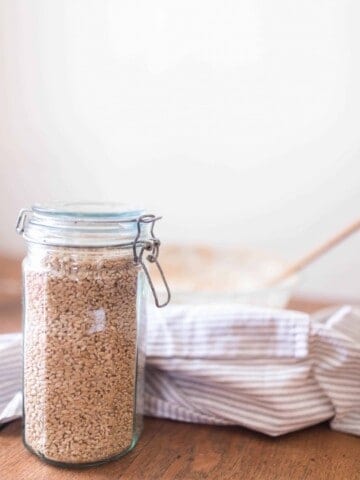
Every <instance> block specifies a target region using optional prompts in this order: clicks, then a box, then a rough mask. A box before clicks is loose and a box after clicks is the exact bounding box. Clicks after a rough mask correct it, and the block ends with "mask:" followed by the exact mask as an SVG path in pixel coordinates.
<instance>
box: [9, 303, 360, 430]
mask: <svg viewBox="0 0 360 480" xmlns="http://www.w3.org/2000/svg"><path fill="white" fill-rule="evenodd" d="M2 337H3V338H1V336H0V345H2V347H1V346H0V421H3V422H4V421H9V420H11V419H13V418H15V417H16V416H19V415H21V395H20V393H19V392H20V383H19V382H20V373H19V372H20V362H21V358H20V349H19V348H20V344H21V338H20V336H19V334H15V335H14V336H13V337H11V336H9V335H3V336H2ZM11 338H12V341H10V340H11ZM2 364H3V365H4V368H2V369H1V365H2ZM12 373H13V376H12ZM145 413H146V414H148V415H152V416H156V417H163V418H170V419H174V420H180V421H186V422H194V423H208V424H220V425H242V426H246V427H248V428H251V429H254V430H257V431H260V432H263V433H266V434H268V435H272V436H277V435H281V434H284V433H287V432H290V431H294V430H297V429H301V428H304V427H306V426H309V425H313V424H316V423H318V422H321V421H323V420H326V419H331V426H332V428H334V429H337V430H341V431H344V432H349V433H353V434H355V435H360V311H359V310H358V309H356V308H355V307H351V306H344V307H341V308H338V309H332V310H326V311H322V312H319V313H318V314H316V315H314V316H309V315H307V314H305V313H300V312H292V311H288V310H282V311H280V310H269V309H264V308H257V307H246V306H240V305H200V306H191V307H190V306H180V305H173V306H169V307H167V308H166V309H164V310H153V309H151V312H149V319H148V334H147V375H146V389H145Z"/></svg>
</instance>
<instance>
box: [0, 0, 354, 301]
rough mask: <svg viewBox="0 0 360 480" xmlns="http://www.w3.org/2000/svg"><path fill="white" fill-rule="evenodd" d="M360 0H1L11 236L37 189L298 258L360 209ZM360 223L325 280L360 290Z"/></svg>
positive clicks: (0, 132)
mask: <svg viewBox="0 0 360 480" xmlns="http://www.w3.org/2000/svg"><path fill="white" fill-rule="evenodd" d="M359 18H360V2H358V1H357V0H352V1H351V0H331V1H330V0H317V1H314V0H304V1H302V2H298V1H295V0H293V1H291V0H290V1H289V0H272V1H270V2H269V1H265V0H264V1H259V2H254V1H253V0H241V1H238V0H229V1H227V2H223V1H216V0H191V1H190V0H181V1H173V2H169V1H167V0H163V1H161V0H154V1H152V2H148V1H145V0H139V1H134V0H122V1H121V2H119V1H117V0H101V1H99V0H96V1H94V0H62V1H61V2H53V1H49V0H0V162H1V178H0V187H1V189H0V215H1V232H0V242H1V243H0V251H1V252H3V253H12V254H17V253H19V252H20V251H21V245H22V243H21V241H20V239H16V238H15V235H14V231H13V225H14V220H15V217H16V213H17V211H18V209H19V208H20V207H22V206H27V205H29V204H31V203H33V202H34V201H37V200H40V201H41V200H48V199H72V200H84V199H89V200H125V201H137V202H140V203H143V204H145V205H148V206H149V207H150V208H152V209H153V210H156V211H158V212H160V213H162V214H163V215H164V216H165V217H166V221H163V225H162V226H161V229H160V232H161V235H162V238H163V239H164V240H165V241H169V240H178V241H188V242H189V241H198V242H202V241H209V242H216V243H218V244H221V243H227V244H239V245H254V246H258V247H261V248H265V249H268V250H269V249H270V250H271V249H273V250H275V251H278V252H281V253H282V254H283V255H284V256H285V257H287V258H293V257H295V256H296V255H299V254H301V253H302V252H304V251H306V249H307V248H309V247H311V246H312V245H313V244H316V243H317V242H320V241H321V240H323V239H324V238H326V236H327V235H329V234H331V233H332V232H333V231H335V230H336V229H337V228H339V227H342V226H343V225H345V224H346V223H347V222H348V221H351V220H352V219H353V218H355V217H356V216H358V215H359V204H360V127H359V125H360V123H359V120H360V88H359V85H360V30H359V28H358V24H359ZM359 246H360V237H359V235H357V236H355V237H354V238H352V239H351V240H349V241H348V242H346V243H345V244H344V245H342V246H341V247H338V249H336V250H335V251H334V252H333V253H331V254H329V255H328V256H327V257H324V258H323V260H321V261H319V263H318V264H317V265H316V266H314V267H313V268H311V270H309V271H308V273H307V276H306V279H305V281H304V283H303V286H302V289H303V290H304V291H305V292H307V293H312V294H322V295H326V296H329V295H338V296H347V297H350V298H351V297H352V298H354V297H355V298H358V299H360V287H359V285H360V259H359V254H358V251H359Z"/></svg>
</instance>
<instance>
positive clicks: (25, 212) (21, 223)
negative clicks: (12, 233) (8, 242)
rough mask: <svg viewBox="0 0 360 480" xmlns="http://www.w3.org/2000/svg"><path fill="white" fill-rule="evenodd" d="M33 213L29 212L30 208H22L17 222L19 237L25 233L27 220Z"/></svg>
mask: <svg viewBox="0 0 360 480" xmlns="http://www.w3.org/2000/svg"><path fill="white" fill-rule="evenodd" d="M31 212H32V211H31V210H29V209H28V208H22V209H21V210H20V212H19V216H18V218H17V221H16V227H15V228H16V231H17V233H18V234H19V235H21V234H22V233H24V230H25V225H26V220H27V219H28V216H29V215H30V213H31Z"/></svg>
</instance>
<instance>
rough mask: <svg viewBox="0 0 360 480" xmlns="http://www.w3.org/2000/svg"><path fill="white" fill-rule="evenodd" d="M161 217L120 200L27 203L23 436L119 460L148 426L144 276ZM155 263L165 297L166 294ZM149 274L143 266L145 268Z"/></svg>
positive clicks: (71, 459)
mask: <svg viewBox="0 0 360 480" xmlns="http://www.w3.org/2000/svg"><path fill="white" fill-rule="evenodd" d="M156 220H158V217H155V216H154V215H147V214H144V212H143V211H142V210H140V209H134V208H129V207H127V206H124V205H121V204H120V205H119V204H48V205H35V206H33V207H32V208H31V209H30V210H23V211H22V212H21V213H20V215H19V219H18V225H17V230H18V232H19V233H21V234H22V235H23V236H24V238H25V240H26V243H27V247H28V248H27V256H26V258H25V259H24V262H23V292H24V299H23V300H24V301H23V330H24V385H23V398H24V407H23V408H24V410H23V441H24V444H25V446H26V447H27V448H28V449H29V450H30V451H31V452H33V453H35V454H36V455H38V456H39V457H40V458H42V459H43V460H45V461H48V462H50V463H54V464H57V465H62V466H71V465H83V466H88V465H94V464H99V463H103V462H107V461H109V460H113V459H116V458H118V457H120V456H122V455H124V454H126V453H127V452H129V451H130V450H131V449H132V448H133V447H134V446H135V444H136V442H137V440H138V438H139V435H140V431H141V428H142V413H143V390H144V364H145V348H144V347H145V345H144V338H145V337H144V336H145V313H146V291H147V285H146V282H144V278H145V277H147V279H148V280H149V283H150V287H151V290H152V292H153V294H154V298H155V302H156V304H157V306H158V307H161V306H164V305H166V304H167V303H168V302H169V300H170V293H169V290H168V287H167V284H166V281H165V278H164V276H163V273H162V270H161V268H160V265H159V263H158V260H157V257H158V253H159V245H160V242H159V240H158V239H157V238H156V237H155V236H154V231H153V227H154V223H155V222H156ZM144 252H147V254H148V255H147V259H148V260H149V261H150V262H152V263H154V264H155V265H156V266H157V267H158V269H159V271H160V274H161V277H162V278H163V280H164V282H165V285H166V289H167V298H166V301H165V302H164V303H163V304H160V303H159V300H158V298H157V295H156V292H155V289H154V287H153V284H152V281H151V277H150V275H149V270H148V268H147V265H146V262H145V259H144ZM144 274H145V275H144Z"/></svg>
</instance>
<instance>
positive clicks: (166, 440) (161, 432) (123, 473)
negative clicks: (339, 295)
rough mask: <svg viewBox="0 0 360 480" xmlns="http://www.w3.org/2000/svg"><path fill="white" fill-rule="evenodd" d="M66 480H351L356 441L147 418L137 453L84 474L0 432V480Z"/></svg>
mask: <svg viewBox="0 0 360 480" xmlns="http://www.w3.org/2000/svg"><path fill="white" fill-rule="evenodd" d="M1 276H6V277H7V278H9V276H10V277H11V278H13V279H14V280H13V283H14V285H16V284H17V283H16V282H18V278H19V267H18V264H17V263H14V262H12V263H11V262H5V261H0V278H1ZM0 291H1V284H0ZM328 303H332V302H327V304H328ZM291 306H292V307H293V308H297V309H301V310H306V311H313V310H315V309H317V308H319V307H321V306H324V303H321V302H309V301H304V300H303V301H297V302H293V303H292V305H291ZM19 328H20V300H19V292H14V293H11V292H10V293H9V292H7V293H6V292H5V293H4V294H3V295H1V293H0V332H10V331H18V330H19ZM70 479H71V480H77V479H79V480H105V479H106V480H118V479H123V480H192V479H194V480H195V479H210V480H228V479H236V480H237V479H239V480H240V479H241V480H307V479H313V480H337V479H338V480H358V479H360V439H359V438H357V437H354V436H351V435H346V434H342V433H338V432H333V431H331V430H330V429H329V427H328V425H327V424H321V425H318V426H316V427H312V428H307V429H305V430H302V431H300V432H296V433H292V434H288V435H285V436H283V437H280V438H268V437H266V436H265V435H262V434H259V433H256V432H252V431H249V430H247V429H245V428H240V427H214V426H206V425H192V424H186V423H181V422H172V421H168V420H158V419H153V418H147V419H145V429H144V433H143V435H142V437H141V439H140V441H139V443H138V445H137V447H136V448H135V449H134V450H133V451H132V452H131V453H130V454H128V455H127V456H126V457H124V458H123V459H121V460H118V461H116V462H113V463H109V464H107V465H103V466H100V467H94V468H90V469H87V470H74V469H72V470H65V469H59V468H55V467H52V466H48V465H46V464H44V463H42V462H41V461H40V460H39V459H38V458H37V457H35V456H34V455H31V454H30V453H29V452H28V451H27V450H25V448H24V447H23V445H22V442H21V423H20V421H16V422H13V423H11V424H9V425H6V426H5V427H4V428H3V429H2V430H1V431H0V480H70Z"/></svg>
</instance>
